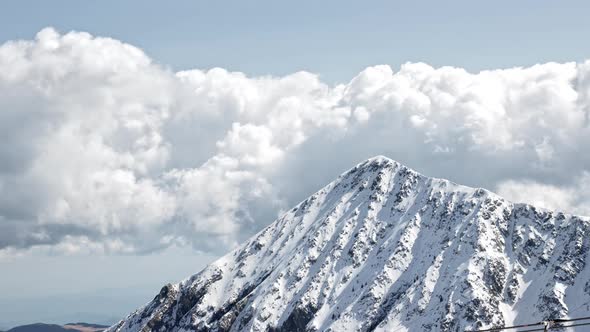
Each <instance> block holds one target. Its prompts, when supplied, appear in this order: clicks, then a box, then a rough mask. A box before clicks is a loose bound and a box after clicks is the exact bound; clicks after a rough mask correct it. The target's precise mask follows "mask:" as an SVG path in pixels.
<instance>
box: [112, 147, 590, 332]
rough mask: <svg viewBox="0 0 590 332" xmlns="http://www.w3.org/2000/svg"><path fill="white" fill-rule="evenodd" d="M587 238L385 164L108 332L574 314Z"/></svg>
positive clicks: (576, 225) (460, 322)
mask: <svg viewBox="0 0 590 332" xmlns="http://www.w3.org/2000/svg"><path fill="white" fill-rule="evenodd" d="M588 234H590V220H588V219H587V218H586V219H585V218H581V217H576V216H568V215H564V214H561V213H554V212H551V211H545V210H539V209H536V208H534V207H532V206H529V205H522V204H518V205H515V204H512V203H511V202H509V201H507V200H505V199H503V198H502V197H499V196H498V195H495V194H493V193H491V192H489V191H486V190H484V189H473V188H469V187H465V186H461V185H457V184H454V183H452V182H450V181H447V180H443V179H436V178H429V177H426V176H423V175H421V174H419V173H417V172H415V171H413V170H411V169H409V168H407V167H405V166H403V165H401V164H399V163H397V162H395V161H393V160H391V159H389V158H386V157H383V156H377V157H373V158H370V159H368V160H366V161H364V162H362V163H360V164H358V165H357V166H355V167H353V168H352V169H350V170H348V171H347V172H345V173H343V174H342V175H341V176H340V177H338V179H336V180H335V181H333V182H331V183H330V184H328V185H327V186H325V187H324V188H322V189H321V190H319V191H318V192H316V193H315V194H313V195H311V196H310V197H309V198H308V199H306V200H304V201H303V202H301V203H299V204H298V205H297V206H295V207H294V208H293V209H291V210H289V211H288V212H286V213H285V214H284V215H283V216H281V217H280V218H279V219H277V220H276V221H275V222H273V223H272V224H270V225H269V226H268V227H266V228H265V229H264V230H262V231H261V232H260V233H258V234H257V235H255V236H253V237H252V238H251V239H250V240H248V241H246V242H245V243H244V244H243V245H241V246H240V247H239V248H236V249H235V250H233V251H232V252H230V253H229V254H227V255H226V256H224V257H222V258H220V259H219V260H217V261H216V262H214V263H213V264H211V265H210V266H208V267H207V268H205V269H204V270H203V271H201V272H200V273H198V274H196V275H194V276H192V277H190V278H188V279H186V280H184V281H182V282H180V283H178V284H175V285H172V284H170V285H166V286H165V287H164V288H162V290H161V291H160V293H159V294H158V295H157V296H156V297H155V298H154V300H153V301H151V302H150V303H148V304H147V305H146V306H145V307H143V308H140V309H139V310H137V311H136V312H134V313H132V314H131V315H130V316H128V317H127V318H126V319H125V320H123V321H121V322H120V323H119V324H117V325H115V326H113V327H111V329H110V331H140V330H143V331H181V330H197V331H208V330H219V331H243V330H248V331H265V330H270V331H327V330H332V331H341V330H346V331H349V330H360V331H373V330H382V331H391V330H400V331H403V330H406V331H460V330H465V329H476V328H481V327H491V326H502V325H510V324H515V323H527V322H531V321H540V320H542V319H547V318H563V317H566V316H567V315H568V314H569V311H570V308H575V307H579V306H580V305H583V304H584V303H590V282H588V280H590V268H588V267H587V266H588V264H586V263H587V262H588V259H589V258H588V256H589V255H588V251H589V250H588V248H589V247H590V243H589V241H590V240H589V239H590V237H589V236H588ZM584 301H587V302H584Z"/></svg>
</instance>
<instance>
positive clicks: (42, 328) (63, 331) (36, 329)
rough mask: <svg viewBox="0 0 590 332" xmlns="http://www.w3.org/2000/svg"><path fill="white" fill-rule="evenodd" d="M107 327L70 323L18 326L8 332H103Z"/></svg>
mask: <svg viewBox="0 0 590 332" xmlns="http://www.w3.org/2000/svg"><path fill="white" fill-rule="evenodd" d="M107 327H108V326H103V325H97V324H88V323H68V324H65V325H57V324H43V323H36V324H29V325H22V326H17V327H14V328H12V329H10V330H8V331H7V332H101V331H104V330H105V329H106V328H107Z"/></svg>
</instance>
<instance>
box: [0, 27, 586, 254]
mask: <svg viewBox="0 0 590 332" xmlns="http://www.w3.org/2000/svg"><path fill="white" fill-rule="evenodd" d="M589 115H590V61H586V62H583V63H546V64H541V65H536V66H533V67H529V68H511V69H501V70H492V71H483V72H480V73H477V74H474V73H469V72H467V71H465V70H464V69H461V68H453V67H442V68H433V67H431V66H429V65H427V64H424V63H407V64H404V65H402V66H401V68H399V70H395V71H394V69H392V68H391V67H390V66H387V65H380V66H374V67H369V68H366V69H365V70H363V71H362V72H361V73H359V74H358V75H357V76H356V77H354V78H352V79H351V81H350V82H348V83H346V84H339V85H336V86H330V85H327V84H325V83H323V82H322V81H321V80H320V78H319V77H318V76H317V75H314V74H312V73H308V72H298V73H294V74H291V75H288V76H284V77H270V76H269V77H247V76H246V75H244V74H243V73H238V72H228V71H226V70H224V69H221V68H214V69H210V70H206V71H203V70H187V71H182V72H176V73H175V72H172V71H171V70H170V69H168V68H166V67H164V66H162V65H159V64H157V63H154V62H153V60H152V59H150V58H149V57H148V56H147V55H146V54H144V53H143V52H142V51H141V50H140V49H138V48H136V47H134V46H132V45H128V44H125V43H123V42H120V41H117V40H113V39H110V38H99V37H94V36H91V35H89V34H87V33H81V32H70V33H66V34H60V33H58V32H56V31H55V30H53V29H51V28H47V29H44V30H42V31H40V32H39V33H38V34H37V36H36V37H35V39H34V40H27V41H10V42H7V43H5V44H3V45H2V46H0V251H4V252H11V253H14V252H19V251H23V250H29V249H30V248H46V249H48V250H53V251H56V252H60V253H72V252H73V253H75V252H80V251H82V252H86V251H91V252H104V253H143V252H150V251H154V250H159V249H162V248H166V247H168V246H172V245H175V246H186V245H191V246H193V247H194V248H195V249H197V250H202V251H208V252H215V251H219V252H223V251H225V250H227V248H229V247H231V246H232V245H235V244H236V243H238V242H239V241H241V240H243V239H245V238H247V237H249V236H250V235H252V234H253V233H254V232H255V231H257V230H259V229H260V228H261V227H263V226H264V225H266V224H268V223H270V222H272V221H273V219H274V218H275V217H276V216H277V213H279V212H280V211H281V210H282V209H285V208H289V207H290V206H291V205H293V204H295V203H297V202H298V201H299V200H301V199H303V198H305V197H306V196H307V195H309V194H311V193H312V192H314V191H315V190H317V189H318V188H319V187H321V186H322V185H323V184H325V183H327V182H328V181H330V180H331V179H333V178H334V177H336V176H337V175H338V174H339V173H340V172H342V171H344V170H345V169H347V168H349V167H350V166H352V165H354V164H355V163H357V162H359V161H361V160H363V159H365V158H368V157H371V156H373V155H376V154H383V155H386V156H388V157H391V158H393V159H396V160H398V161H400V162H402V163H405V164H407V165H408V166H410V167H413V168H415V169H417V170H419V171H421V172H423V173H425V174H427V175H432V176H438V177H445V178H449V179H451V180H453V181H456V182H460V183H464V184H468V185H472V186H479V187H486V188H489V189H492V190H496V191H498V192H499V193H500V194H503V195H506V196H507V197H508V198H511V199H514V200H516V201H527V202H532V203H537V204H540V205H543V206H546V207H549V208H557V209H561V210H565V211H566V212H571V213H582V214H590V210H589V208H588V206H590V205H589V204H588V203H590V175H589V173H588V172H589V170H590V154H588V153H587V146H588V144H589V143H590V127H589V126H590V123H589V121H590V119H589Z"/></svg>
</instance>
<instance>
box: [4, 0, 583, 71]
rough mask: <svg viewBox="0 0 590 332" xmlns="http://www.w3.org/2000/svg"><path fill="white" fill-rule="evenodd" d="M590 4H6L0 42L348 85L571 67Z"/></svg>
mask: <svg viewBox="0 0 590 332" xmlns="http://www.w3.org/2000/svg"><path fill="white" fill-rule="evenodd" d="M589 10H590V4H589V3H588V2H587V1H559V2H557V1H532V0H524V1H505V0H501V1H486V2H482V1H404V2H400V1H363V2H360V1H296V2H280V3H279V2H276V1H255V2H243V1H214V2H210V1H174V3H173V4H171V5H168V4H167V5H163V4H162V2H159V1H101V2H86V3H83V4H81V3H80V2H78V1H52V2H38V1H30V0H25V1H5V2H3V10H2V11H1V13H0V27H1V29H0V40H2V41H6V40H12V39H18V38H24V39H29V38H31V37H32V36H34V34H35V33H36V32H37V31H39V30H41V29H42V28H44V27H46V26H53V27H55V28H57V29H58V30H59V31H61V32H67V31H70V30H78V31H87V32H90V33H92V34H93V35H99V36H109V37H113V38H116V39H120V40H123V41H125V42H128V43H130V44H133V45H135V46H138V47H140V48H142V49H143V50H144V51H145V52H147V54H148V55H150V56H151V57H152V58H153V59H155V61H157V62H159V63H161V64H164V65H167V66H171V67H172V68H174V69H177V70H178V69H192V68H211V67H217V66H218V67H223V68H226V69H229V70H237V71H242V72H245V73H247V74H250V75H256V76H258V75H265V74H271V75H284V74H288V73H292V72H295V71H298V70H308V71H311V72H314V73H319V74H320V75H321V76H322V78H323V79H324V80H326V81H328V82H345V81H347V80H349V79H350V78H351V77H352V76H353V75H355V74H356V73H358V72H359V71H360V70H362V69H363V68H365V67H367V66H370V65H375V64H390V65H392V66H394V67H397V66H399V65H400V64H402V63H404V62H407V61H412V62H416V61H424V62H427V63H429V64H431V65H434V66H442V65H452V66H458V67H463V68H466V69H468V70H470V71H478V70H481V69H489V68H491V69H495V68H504V67H513V66H529V65H532V64H535V63H543V62H548V61H557V62H564V61H576V60H582V59H584V56H585V55H586V54H588V53H589V52H590V44H588V43H586V42H584V41H585V40H586V38H587V36H588V33H590V26H589V25H588V24H587V17H586V14H587V13H588V12H589Z"/></svg>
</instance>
